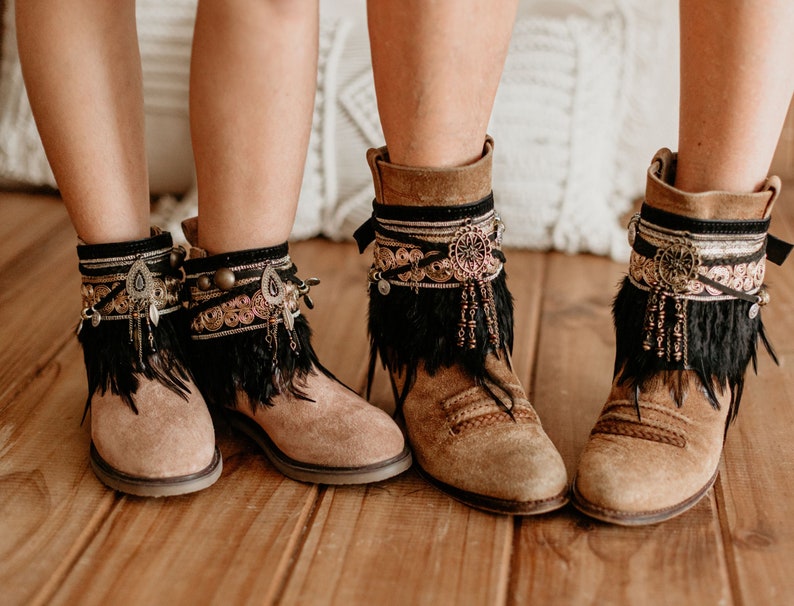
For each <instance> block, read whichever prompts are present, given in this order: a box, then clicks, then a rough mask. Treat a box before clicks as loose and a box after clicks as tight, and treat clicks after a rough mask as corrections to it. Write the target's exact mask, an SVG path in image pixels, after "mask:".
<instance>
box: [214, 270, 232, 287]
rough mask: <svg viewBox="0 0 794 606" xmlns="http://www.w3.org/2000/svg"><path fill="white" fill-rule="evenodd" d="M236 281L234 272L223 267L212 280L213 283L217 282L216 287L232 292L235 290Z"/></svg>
mask: <svg viewBox="0 0 794 606" xmlns="http://www.w3.org/2000/svg"><path fill="white" fill-rule="evenodd" d="M235 280H236V278H235V277H234V272H233V271H232V270H231V269H229V268H228V267H221V268H220V269H219V270H218V271H216V272H215V275H214V276H213V278H212V281H213V282H215V286H217V287H218V288H220V289H221V290H231V289H232V288H234V283H235Z"/></svg>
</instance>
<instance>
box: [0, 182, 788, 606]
mask: <svg viewBox="0 0 794 606" xmlns="http://www.w3.org/2000/svg"><path fill="white" fill-rule="evenodd" d="M792 191H794V187H792ZM785 206H788V209H786V208H783V207H785ZM778 209H779V211H778V214H777V216H776V218H775V220H774V221H773V231H774V232H776V233H777V235H779V236H782V237H787V238H789V239H791V238H792V237H794V195H792V196H789V199H788V201H786V200H784V201H783V203H782V204H781V205H780V206H779V207H778ZM780 211H784V212H780ZM786 213H787V214H786ZM0 216H2V217H3V220H2V223H0V310H1V311H0V604H3V605H6V606H7V605H15V604H44V603H47V604H113V605H117V604H147V605H149V604H269V603H273V602H275V603H281V604H310V605H313V604H340V605H341V604H344V605H359V604H366V605H369V604H375V605H380V604H387V605H388V604H432V605H446V604H455V605H458V604H511V605H512V604H555V605H558V604H577V605H579V604H598V605H602V604H632V605H634V604H640V605H644V604H676V605H678V606H681V605H688V604H696V605H710V604H714V605H717V604H719V605H730V604H748V605H749V604H758V605H764V606H767V605H776V604H781V605H783V604H794V440H793V439H792V436H793V435H794V407H792V398H794V313H792V311H794V263H790V264H789V265H788V266H787V267H785V268H778V267H776V266H773V267H772V269H770V271H769V272H768V282H769V283H770V285H771V292H772V297H773V298H772V304H771V306H770V308H769V309H768V311H765V319H766V322H767V325H768V326H769V327H770V329H771V331H770V332H771V334H772V336H773V338H774V342H775V344H776V346H777V349H778V352H779V354H780V360H781V364H780V367H779V368H778V367H775V366H774V365H773V364H771V363H770V362H769V360H767V359H763V360H761V363H760V378H759V377H754V376H753V377H751V378H750V379H749V381H748V386H747V391H746V394H745V401H744V405H743V410H742V413H741V414H740V415H739V420H738V423H737V424H736V425H735V426H734V427H733V428H732V430H731V432H730V434H729V437H728V442H727V446H726V451H725V456H724V462H723V465H722V468H721V473H720V477H719V480H718V482H717V484H716V486H715V489H714V490H713V491H711V492H710V493H709V495H708V498H706V499H704V500H703V501H702V502H701V503H700V504H699V505H698V506H696V507H695V508H694V509H693V510H691V511H690V512H688V513H687V514H685V515H683V516H681V517H680V518H678V519H675V520H672V521H670V522H667V523H664V524H661V525H657V526H651V527H644V528H635V529H627V528H618V527H613V526H608V525H605V524H601V523H597V522H594V521H591V520H589V519H587V518H585V517H583V516H581V515H579V514H577V513H576V512H575V511H573V510H572V509H570V508H566V509H564V510H562V511H560V512H557V513H554V514H551V515H546V516H541V517H536V518H524V519H521V518H512V517H500V516H496V515H490V514H486V513H481V512H478V511H474V510H471V509H468V508H466V507H465V506H463V505H460V504H459V503H457V502H455V501H452V500H451V499H449V498H447V497H446V496H444V495H443V494H441V493H439V492H437V491H436V490H434V489H433V488H431V487H430V486H429V485H428V484H427V483H425V482H424V481H423V480H421V479H420V478H419V477H418V476H417V475H416V474H415V473H414V472H413V471H411V472H408V473H406V474H404V475H403V476H401V477H399V478H397V479H394V480H391V481H387V482H383V483H380V484H374V485H370V486H364V487H347V488H327V487H323V486H314V485H307V484H301V483H298V482H294V481H291V480H288V479H285V478H284V477H282V476H281V475H280V474H279V473H277V472H276V471H275V470H274V469H273V468H272V467H271V466H270V464H269V463H268V462H267V461H266V460H265V458H264V457H263V456H262V455H261V454H260V453H259V452H257V450H256V449H255V448H254V447H253V445H252V443H250V442H248V441H247V440H245V439H243V438H240V437H237V436H233V435H229V434H228V433H220V435H219V436H218V442H219V445H220V448H221V450H222V452H223V457H224V464H225V467H224V474H223V477H222V478H221V479H220V481H219V482H218V483H217V484H216V485H215V486H213V487H212V488H210V489H208V490H205V491H203V492H200V493H198V494H196V495H193V496H186V497H175V498H167V499H155V500H147V499H140V498H132V497H128V496H123V495H120V494H116V493H114V492H112V491H110V490H107V489H106V488H104V486H103V485H101V484H100V483H99V482H98V481H97V480H96V479H95V477H94V476H93V474H92V472H91V470H90V468H89V465H88V457H87V455H88V442H89V433H88V428H87V426H81V425H80V416H81V414H82V409H83V402H84V400H85V396H86V393H85V390H86V387H85V384H84V370H83V367H82V361H81V354H80V351H79V349H78V345H77V343H76V341H75V339H74V337H73V329H74V327H75V324H76V321H77V316H78V306H79V295H78V285H79V277H78V273H77V270H76V255H75V251H74V246H75V238H74V235H73V231H72V228H71V227H70V225H69V222H68V219H67V216H66V213H65V211H64V209H63V207H62V205H61V204H60V202H59V201H58V200H57V199H55V198H47V197H41V196H38V197H37V196H23V195H17V194H14V195H10V194H3V195H2V196H0ZM292 250H293V256H294V258H295V261H296V263H297V265H298V266H299V267H300V268H301V269H302V270H303V273H304V274H305V275H306V276H308V275H310V274H311V275H319V276H320V277H322V279H323V282H324V284H323V285H322V286H320V287H319V288H317V289H316V290H315V291H314V292H313V293H312V294H313V295H314V294H315V293H316V297H315V302H316V309H315V310H314V311H311V312H309V314H310V316H309V317H310V320H311V322H312V324H313V327H314V329H315V332H316V341H315V344H316V348H317V350H318V351H319V353H320V357H321V359H323V360H325V361H326V363H327V365H328V366H329V367H330V368H331V370H333V371H334V372H335V373H337V374H338V375H339V376H340V377H341V378H342V379H343V380H344V381H345V382H347V383H348V384H350V385H353V386H355V387H356V388H359V389H362V388H363V386H364V382H365V375H366V363H367V362H366V357H367V346H366V336H365V328H364V317H365V306H366V298H365V293H364V276H365V273H366V268H367V267H368V264H369V258H368V256H366V255H364V256H359V255H358V254H357V253H356V251H355V249H354V247H353V246H352V245H347V244H332V243H328V242H325V241H310V242H305V243H299V244H296V245H294V246H293V249H292ZM508 271H509V273H510V276H511V279H510V285H511V288H512V290H513V293H514V295H515V298H516V305H517V315H516V318H517V334H516V350H515V356H514V360H515V364H516V366H517V369H518V372H519V375H520V378H521V379H522V380H523V381H524V382H525V384H526V385H528V386H529V389H530V392H531V394H532V399H533V401H534V402H535V405H536V408H537V410H538V412H539V413H540V416H541V418H542V419H543V422H544V426H545V427H546V429H547V431H548V433H549V435H550V436H551V438H552V440H553V441H554V442H555V444H556V445H557V446H558V448H559V449H560V451H561V452H562V455H563V457H564V459H565V461H566V463H567V465H568V469H569V471H573V469H574V466H575V463H576V460H577V457H578V454H579V452H580V450H581V448H582V445H583V442H584V440H585V438H586V436H587V434H588V432H589V430H590V427H591V425H592V423H593V421H594V419H595V417H596V415H597V413H598V411H599V409H600V407H601V404H602V400H603V398H604V397H605V395H606V393H607V391H608V388H609V383H610V378H611V377H610V373H611V366H612V355H613V352H612V350H613V336H612V327H611V324H610V316H609V304H610V301H611V298H612V296H613V293H614V286H615V284H616V283H617V282H618V280H619V278H620V276H621V273H622V271H623V267H622V266H621V265H619V264H616V263H613V262H610V261H608V260H606V259H602V258H596V257H590V256H577V257H574V256H565V255H562V254H556V253H551V254H542V253H531V252H525V251H511V252H509V254H508ZM374 402H375V403H376V404H378V405H381V406H383V407H389V406H390V405H391V403H390V402H389V389H388V388H387V385H386V382H385V380H384V377H382V376H381V377H379V380H378V383H377V385H376V389H375V397H374Z"/></svg>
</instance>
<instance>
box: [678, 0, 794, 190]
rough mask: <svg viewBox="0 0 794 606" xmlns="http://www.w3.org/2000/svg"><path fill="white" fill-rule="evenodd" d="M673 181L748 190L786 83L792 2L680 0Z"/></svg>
mask: <svg viewBox="0 0 794 606" xmlns="http://www.w3.org/2000/svg"><path fill="white" fill-rule="evenodd" d="M680 5H681V59H682V60H681V125H680V132H679V161H678V172H677V175H676V186H677V187H679V188H680V189H683V190H684V191H691V192H698V191H708V190H723V191H755V190H757V189H758V187H759V186H760V185H761V183H762V182H763V180H764V178H765V177H766V175H767V171H768V170H769V165H770V164H771V162H772V156H773V154H774V152H775V146H776V144H777V140H778V137H779V136H780V130H781V128H782V125H783V121H784V119H785V116H786V109H787V108H788V105H789V101H790V100H791V94H792V91H794V64H792V62H791V61H790V58H791V57H792V56H794V36H792V35H791V32H792V28H794V4H792V3H791V2H788V1H787V0H773V1H766V0H763V1H756V0H752V1H750V0H748V1H743V2H723V1H721V0H681V3H680Z"/></svg>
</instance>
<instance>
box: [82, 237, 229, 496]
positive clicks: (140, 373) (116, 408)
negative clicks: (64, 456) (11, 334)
mask: <svg viewBox="0 0 794 606" xmlns="http://www.w3.org/2000/svg"><path fill="white" fill-rule="evenodd" d="M77 252H78V256H79V259H80V272H81V273H82V276H83V284H82V289H81V290H82V297H83V311H82V314H81V321H80V325H79V327H78V328H79V330H78V338H79V340H80V342H81V343H82V345H83V351H84V354H85V362H86V370H87V374H88V394H89V395H88V402H87V404H86V412H87V411H88V409H89V407H90V410H91V452H90V460H91V467H92V468H93V470H94V472H95V473H96V475H97V477H98V478H99V479H100V480H102V482H104V483H105V484H107V485H108V486H110V487H111V488H114V489H116V490H120V491H122V492H127V493H130V494H134V495H140V496H153V497H160V496H168V495H177V494H184V493H189V492H195V491H197V490H201V489H202V488H206V487H207V486H210V485H211V484H213V483H214V482H215V481H216V480H217V479H218V477H219V476H220V473H221V468H222V464H221V456H220V453H219V452H218V449H217V448H216V447H215V432H214V430H213V426H212V419H211V418H210V415H209V412H208V410H207V406H206V404H205V403H204V399H203V398H202V397H201V394H200V393H199V392H198V390H197V389H196V387H195V385H194V384H193V382H192V379H191V377H190V373H189V372H188V370H187V367H186V363H185V360H184V353H183V348H182V339H183V336H184V330H183V329H182V327H181V326H180V321H184V318H181V317H180V316H181V315H182V314H183V313H184V311H183V309H182V303H181V298H180V292H181V285H182V284H181V270H180V265H181V263H182V260H183V259H184V250H181V251H180V250H175V249H173V248H172V241H171V236H170V234H168V233H161V232H160V231H159V230H157V229H153V234H152V237H151V238H147V239H145V240H138V241H133V242H123V243H118V244H95V245H80V246H78V247H77Z"/></svg>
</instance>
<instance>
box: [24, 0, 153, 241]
mask: <svg viewBox="0 0 794 606" xmlns="http://www.w3.org/2000/svg"><path fill="white" fill-rule="evenodd" d="M16 18H17V30H18V31H17V37H18V40H19V54H20V59H21V61H22V68H23V74H24V77H25V85H26V87H27V91H28V97H29V98H30V103H31V106H32V108H33V113H34V116H35V118H36V124H37V125H38V128H39V132H40V134H41V139H42V142H43V144H44V149H45V150H46V152H47V158H48V160H49V162H50V165H51V166H52V170H53V172H54V173H55V179H56V181H57V183H58V187H59V188H60V190H61V195H62V196H63V200H64V202H65V203H66V207H67V209H68V210H69V215H70V217H71V219H72V223H73V224H74V226H75V229H76V230H77V233H78V235H79V236H80V237H81V238H82V239H83V240H84V241H86V242H87V243H100V242H119V241H124V240H134V239H139V238H144V237H147V236H148V235H149V189H148V188H149V185H148V174H147V167H146V148H145V145H144V122H143V120H144V119H143V93H142V85H141V65H140V53H139V51H138V40H137V37H136V29H135V2H134V1H133V0H126V1H124V2H105V1H104V0H56V1H52V0H50V1H46V2H45V1H43V0H25V1H24V2H17V3H16Z"/></svg>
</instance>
